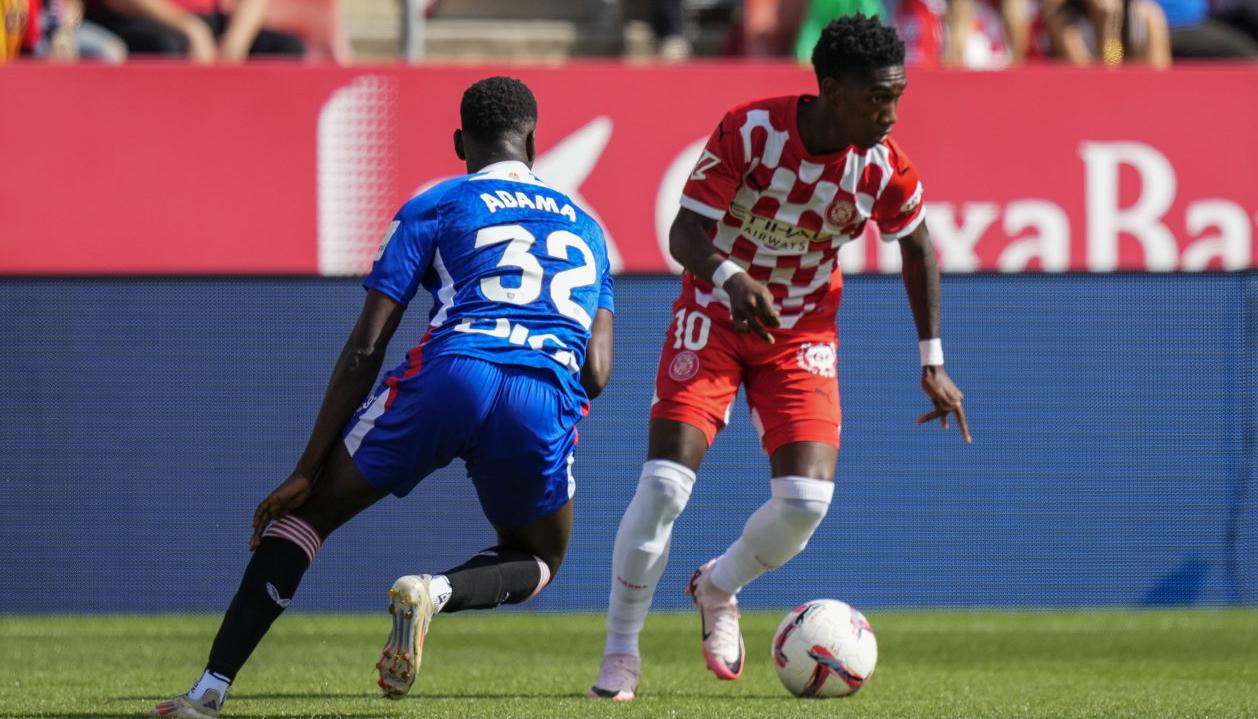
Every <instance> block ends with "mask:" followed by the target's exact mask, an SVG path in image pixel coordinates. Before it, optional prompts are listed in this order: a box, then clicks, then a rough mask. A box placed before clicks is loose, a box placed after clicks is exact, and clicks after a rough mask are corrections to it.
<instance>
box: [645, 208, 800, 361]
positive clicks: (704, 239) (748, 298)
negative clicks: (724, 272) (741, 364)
mask: <svg viewBox="0 0 1258 719" xmlns="http://www.w3.org/2000/svg"><path fill="white" fill-rule="evenodd" d="M715 225H716V221H715V220H711V219H708V218H707V217H704V216H703V215H700V214H699V213H697V212H692V211H691V210H688V209H686V208H684V207H683V208H682V209H681V210H680V211H678V213H677V219H675V220H673V226H672V227H671V228H670V229H669V231H668V251H669V253H670V254H671V255H672V256H673V259H675V260H677V261H678V262H680V263H681V266H682V267H685V268H686V269H687V270H688V271H689V272H690V274H692V275H694V276H695V277H698V278H700V279H703V280H707V281H712V282H713V284H716V280H715V278H714V275H715V274H716V272H717V269H718V268H720V267H721V265H722V263H724V262H726V261H727V260H726V259H725V256H724V255H722V254H721V253H720V252H718V251H717V249H716V247H715V246H713V244H712V240H710V239H709V237H711V235H712V228H713V227H714V226H715ZM721 289H723V290H725V292H726V293H728V294H729V308H730V317H732V318H733V320H734V329H736V330H738V331H739V332H755V333H756V334H757V335H760V337H762V338H764V340H765V341H766V342H773V335H771V334H769V329H771V328H774V327H777V326H779V325H780V324H781V320H780V319H779V318H778V313H777V310H776V309H774V308H773V295H772V294H771V293H770V292H769V289H768V288H767V287H765V286H764V285H763V284H762V283H760V282H757V281H756V280H754V279H752V278H751V276H750V275H748V274H747V273H746V272H741V271H740V272H735V273H734V274H732V275H729V276H728V277H725V278H724V282H723V283H722V285H721Z"/></svg>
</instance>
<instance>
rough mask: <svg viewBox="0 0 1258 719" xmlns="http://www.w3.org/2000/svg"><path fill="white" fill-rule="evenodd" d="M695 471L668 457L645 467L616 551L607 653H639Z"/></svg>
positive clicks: (618, 532)
mask: <svg viewBox="0 0 1258 719" xmlns="http://www.w3.org/2000/svg"><path fill="white" fill-rule="evenodd" d="M694 483H695V473H694V472H692V471H691V470H690V468H689V467H686V466H685V465H681V464H678V463H676V462H670V461H668V460H664V459H652V460H648V461H647V462H646V463H645V464H643V465H642V475H641V476H640V477H639V478H638V490H637V492H636V493H634V495H633V501H632V502H630V503H629V507H628V508H627V509H625V515H624V517H622V518H621V520H620V529H619V530H618V531H617V532H616V545H615V548H614V549H613V550H612V591H611V598H610V600H609V601H608V608H607V644H606V646H605V648H604V650H603V651H604V653H605V654H632V655H634V656H637V654H638V635H639V634H641V633H642V626H643V625H644V624H646V615H647V611H649V610H650V608H651V599H652V598H653V597H654V596H655V585H656V584H658V583H659V581H660V575H661V574H663V573H664V566H665V565H666V564H667V563H668V546H669V543H670V541H671V540H672V536H673V522H674V521H676V520H677V516H678V515H680V514H681V511H682V510H683V509H685V508H686V502H687V501H688V500H689V499H690V491H691V489H692V488H693V487H694Z"/></svg>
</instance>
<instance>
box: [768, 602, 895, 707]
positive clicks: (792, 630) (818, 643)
mask: <svg viewBox="0 0 1258 719" xmlns="http://www.w3.org/2000/svg"><path fill="white" fill-rule="evenodd" d="M877 663H878V641H877V640H876V639H875V638H874V630H873V627H871V626H870V625H869V620H868V619H866V618H865V615H864V614H861V613H860V612H859V611H857V610H856V609H854V608H853V607H850V606H848V605H847V604H844V603H843V602H839V601H835V600H833V599H814V600H813V601H811V602H807V603H805V604H801V605H800V606H798V607H795V608H794V609H792V610H791V611H790V612H788V613H787V614H786V618H784V619H783V620H782V623H781V624H779V625H778V629H777V632H775V633H774V635H773V668H774V669H776V670H777V673H778V678H779V679H781V680H782V685H783V686H785V687H786V690H787V691H789V692H790V693H791V694H794V695H795V696H797V697H809V698H825V697H845V696H848V695H850V694H855V693H856V692H857V691H859V690H860V688H861V687H863V686H864V685H865V682H867V681H869V678H870V677H872V676H873V675H874V666H875V665H876V664H877Z"/></svg>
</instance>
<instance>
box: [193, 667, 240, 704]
mask: <svg viewBox="0 0 1258 719" xmlns="http://www.w3.org/2000/svg"><path fill="white" fill-rule="evenodd" d="M231 685H232V683H231V680H230V679H228V678H227V677H225V676H223V675H221V674H215V673H214V672H212V671H210V670H209V669H206V670H205V671H204V672H203V673H202V674H201V678H200V679H198V680H197V683H196V684H193V685H192V689H191V690H189V692H188V698H189V699H192V700H193V701H198V700H200V699H201V697H203V696H205V690H207V689H213V690H214V691H216V692H218V697H219V700H220V701H222V700H224V699H226V698H227V689H228V687H230V686H231Z"/></svg>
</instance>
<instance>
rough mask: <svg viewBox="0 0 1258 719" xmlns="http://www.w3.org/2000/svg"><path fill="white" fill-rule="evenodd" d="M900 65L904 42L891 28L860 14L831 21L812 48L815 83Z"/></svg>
mask: <svg viewBox="0 0 1258 719" xmlns="http://www.w3.org/2000/svg"><path fill="white" fill-rule="evenodd" d="M903 64H904V42H903V41H902V40H900V36H899V35H897V34H896V32H895V29H894V28H892V27H890V26H888V25H883V24H882V23H880V22H878V18H876V17H866V16H865V15H863V14H861V13H857V14H855V15H847V16H845V17H841V18H838V19H835V20H831V21H830V24H828V25H826V27H825V29H824V30H822V31H821V37H820V38H819V39H818V40H817V44H816V46H815V47H813V49H812V66H813V68H814V69H815V70H816V71H817V82H818V83H820V82H821V80H822V78H826V77H832V78H834V79H836V80H838V79H839V75H840V74H846V73H852V72H857V73H862V74H869V73H870V72H873V71H874V70H878V69H880V68H884V67H891V66H892V65H903Z"/></svg>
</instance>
